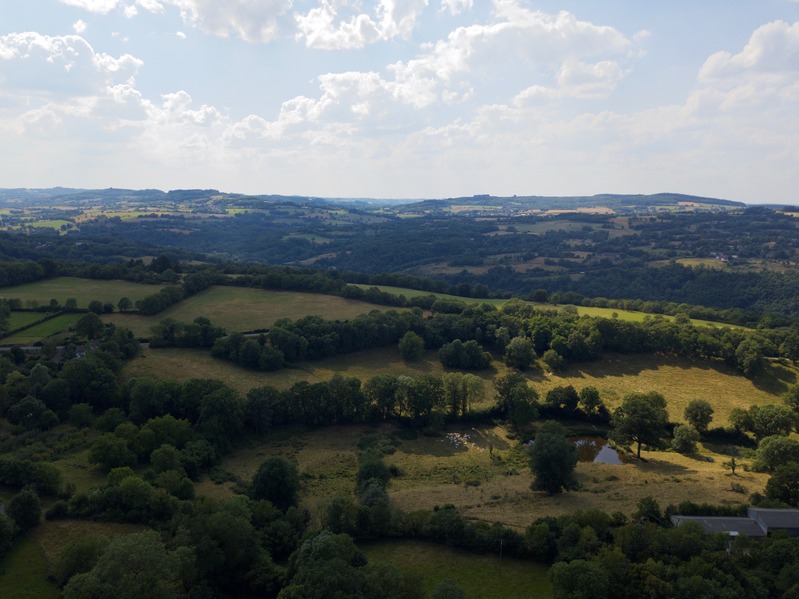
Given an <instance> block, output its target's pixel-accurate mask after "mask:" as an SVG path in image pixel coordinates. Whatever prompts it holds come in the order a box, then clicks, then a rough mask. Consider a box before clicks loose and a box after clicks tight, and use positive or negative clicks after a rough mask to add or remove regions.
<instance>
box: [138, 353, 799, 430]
mask: <svg viewBox="0 0 799 599" xmlns="http://www.w3.org/2000/svg"><path fill="white" fill-rule="evenodd" d="M446 371H447V369H445V368H444V367H443V366H442V365H441V363H440V362H439V360H438V356H437V353H436V352H434V351H428V352H426V354H425V357H424V359H422V360H419V361H417V362H406V361H404V360H403V359H402V357H401V356H400V354H399V351H398V350H397V349H396V348H393V347H389V348H382V349H376V350H370V351H364V352H358V353H354V354H349V355H346V356H336V357H333V358H327V359H324V360H317V361H312V362H302V363H299V364H296V365H294V366H293V367H291V368H284V369H282V370H278V371H276V372H257V371H254V370H247V369H245V368H242V367H241V366H237V365H235V364H233V363H231V362H227V361H224V360H219V359H216V358H213V357H211V355H210V353H209V352H208V351H204V350H196V349H148V350H146V351H145V352H144V355H143V356H140V357H138V358H135V359H134V360H132V361H131V362H129V363H128V364H126V365H125V369H124V377H125V378H131V377H139V376H149V377H153V378H168V379H174V380H177V381H184V380H186V379H189V378H192V377H200V378H218V379H219V380H221V381H224V382H225V383H227V384H228V385H230V386H231V387H233V388H234V389H237V390H238V391H239V392H241V393H246V392H247V391H249V390H250V389H252V388H253V387H258V386H262V385H272V386H274V387H277V388H279V389H287V388H289V387H290V386H291V385H293V384H294V383H296V382H298V381H308V382H311V383H315V382H321V381H327V380H329V379H330V377H332V376H333V374H335V373H339V374H341V375H343V376H348V377H353V376H354V377H357V378H359V379H361V381H364V382H365V381H366V380H368V379H369V378H371V377H373V376H376V375H378V374H395V375H400V374H402V375H408V376H420V375H423V374H430V375H434V376H441V374H443V373H444V372H446ZM505 372H506V367H505V365H504V364H502V363H501V362H498V361H494V363H493V368H492V369H489V370H484V371H478V372H476V373H475V374H477V375H478V376H480V377H482V378H483V379H484V380H485V381H486V399H485V404H484V405H488V404H489V403H491V402H493V401H494V397H495V394H494V389H493V385H492V380H493V378H494V377H495V376H496V375H498V374H504V373H505ZM527 377H528V379H529V380H530V384H531V385H532V386H533V388H535V389H536V391H538V394H539V395H540V397H541V400H543V399H544V397H545V396H546V393H547V391H549V390H550V389H551V388H553V387H557V386H565V385H573V386H574V387H575V388H576V389H577V390H578V391H579V390H580V389H581V388H583V387H587V386H594V387H596V388H597V389H598V390H599V393H600V395H601V397H602V399H603V401H605V403H606V404H607V405H608V407H609V408H611V409H612V408H614V407H616V406H618V405H619V404H620V403H621V399H622V397H624V395H626V394H627V393H632V392H637V391H658V392H660V393H662V394H663V396H664V397H665V398H666V401H667V402H668V408H669V416H670V418H671V419H672V420H674V421H677V422H680V421H682V420H683V411H684V409H685V406H686V405H687V404H688V403H689V402H690V401H691V400H693V399H706V400H707V401H709V402H710V404H711V405H712V406H713V408H714V409H715V415H714V423H715V424H716V425H726V423H727V417H728V416H729V413H730V411H731V410H732V409H733V408H749V407H750V406H753V405H763V404H767V403H776V402H779V401H781V400H780V396H781V395H782V394H783V393H784V392H785V391H786V390H787V388H788V386H789V385H791V384H794V383H795V382H796V380H797V374H796V370H795V369H793V368H788V367H786V366H780V365H778V364H774V365H772V367H771V373H770V374H766V375H764V376H763V377H761V378H758V379H755V380H750V379H748V378H746V377H745V376H743V375H741V374H740V373H739V372H737V371H736V370H735V369H733V368H731V367H729V366H727V365H725V364H722V363H720V362H715V361H711V360H689V359H687V358H680V357H675V356H664V355H658V354H642V355H627V356H622V355H617V354H607V355H606V356H605V357H603V359H602V360H600V361H597V362H589V363H584V364H576V365H573V366H570V367H568V368H567V369H566V370H564V371H563V372H561V373H558V374H550V373H548V372H545V371H543V370H541V369H535V370H530V371H528V373H527ZM476 407H480V406H479V405H478V406H476Z"/></svg>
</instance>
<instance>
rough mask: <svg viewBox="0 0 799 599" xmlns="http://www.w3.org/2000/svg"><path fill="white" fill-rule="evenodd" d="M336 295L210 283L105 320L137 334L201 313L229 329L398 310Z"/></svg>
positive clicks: (343, 317)
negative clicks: (143, 310)
mask: <svg viewBox="0 0 799 599" xmlns="http://www.w3.org/2000/svg"><path fill="white" fill-rule="evenodd" d="M397 309H401V308H391V307H388V306H377V305H375V304H370V303H367V302H361V301H358V300H350V299H344V298H342V297H338V296H333V295H321V294H318V293H302V292H299V291H264V290H261V289H248V288H241V287H211V288H210V289H206V290H205V291H202V292H201V293H198V294H197V295H193V296H191V297H189V298H187V299H185V300H183V301H182V302H180V303H178V304H176V305H174V306H172V307H170V308H168V309H166V310H164V311H163V312H160V313H159V314H157V315H156V316H140V315H138V314H108V315H104V316H103V320H105V321H106V322H113V323H114V324H117V325H119V326H124V327H127V328H129V329H130V330H131V331H133V333H134V334H135V335H136V336H138V337H147V336H148V335H149V334H150V328H151V327H152V326H153V325H154V324H157V323H158V321H160V320H163V319H164V318H174V319H175V320H178V321H181V322H191V321H193V320H194V319H195V318H197V317H198V316H205V317H206V318H209V319H210V320H211V322H213V323H214V324H215V325H217V326H221V327H224V328H225V329H226V330H227V331H228V332H232V331H252V330H258V329H265V328H268V327H270V326H272V324H274V322H275V321H276V320H280V319H281V318H289V319H291V320H297V319H299V318H302V317H304V316H321V317H322V318H327V319H339V320H348V319H352V318H354V317H356V316H358V315H359V314H368V313H369V312H371V311H372V310H383V311H385V310H397Z"/></svg>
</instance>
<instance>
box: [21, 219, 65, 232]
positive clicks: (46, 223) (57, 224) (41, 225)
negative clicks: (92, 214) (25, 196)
mask: <svg viewBox="0 0 799 599" xmlns="http://www.w3.org/2000/svg"><path fill="white" fill-rule="evenodd" d="M25 224H26V225H28V226H29V227H34V228H36V229H45V228H49V229H56V230H60V229H61V227H62V226H64V225H71V224H73V223H72V221H69V220H37V221H34V222H32V223H25Z"/></svg>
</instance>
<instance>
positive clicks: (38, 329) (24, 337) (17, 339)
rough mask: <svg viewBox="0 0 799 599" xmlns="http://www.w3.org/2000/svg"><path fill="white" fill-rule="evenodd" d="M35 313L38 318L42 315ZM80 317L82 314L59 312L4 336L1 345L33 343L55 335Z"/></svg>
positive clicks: (73, 323) (72, 324)
mask: <svg viewBox="0 0 799 599" xmlns="http://www.w3.org/2000/svg"><path fill="white" fill-rule="evenodd" d="M37 315H38V316H39V318H41V317H42V316H43V314H37ZM81 317H83V314H61V315H59V316H56V317H55V318H50V319H49V320H45V321H44V322H41V323H39V324H37V325H34V326H32V327H31V328H29V329H25V330H24V331H20V332H19V333H16V334H14V335H11V336H9V337H4V338H3V339H2V341H0V343H2V344H3V345H33V344H34V343H36V342H38V341H41V340H42V339H44V338H46V337H49V336H50V335H55V334H57V333H60V332H61V331H65V330H67V329H68V328H69V327H71V326H74V325H75V323H76V322H78V320H80V319H81Z"/></svg>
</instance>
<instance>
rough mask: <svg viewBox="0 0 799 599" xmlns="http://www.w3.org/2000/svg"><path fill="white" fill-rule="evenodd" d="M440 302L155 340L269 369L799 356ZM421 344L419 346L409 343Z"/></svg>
mask: <svg viewBox="0 0 799 599" xmlns="http://www.w3.org/2000/svg"><path fill="white" fill-rule="evenodd" d="M439 302H440V304H441V305H436V304H438V303H439ZM439 302H436V304H434V305H433V306H432V310H433V315H432V316H427V315H425V314H424V313H423V312H422V311H421V309H415V310H412V311H406V312H394V311H388V312H379V311H373V312H371V313H369V314H365V315H361V316H357V317H355V318H354V319H352V320H350V321H333V320H324V319H322V318H320V317H317V316H308V317H305V318H302V319H300V320H296V321H290V320H287V319H283V320H278V321H277V322H276V323H275V324H274V325H273V326H272V327H271V328H270V329H269V331H267V332H265V333H262V334H260V335H255V336H253V335H244V334H241V333H235V334H232V335H225V331H224V330H223V329H221V328H219V327H215V326H214V325H213V324H212V323H211V322H210V321H209V320H208V319H206V318H199V319H196V320H195V321H194V322H193V323H180V322H177V321H175V320H172V319H170V320H164V321H162V322H161V323H160V324H159V325H157V326H156V327H153V334H152V336H151V343H152V345H153V347H171V346H177V347H211V352H212V354H213V355H214V356H216V357H218V358H222V359H226V360H231V361H233V362H236V363H237V364H240V365H242V366H245V367H247V368H252V369H256V370H267V371H268V370H278V369H280V368H283V367H284V366H286V365H288V364H293V363H297V362H302V361H305V360H318V359H322V358H327V357H331V356H336V355H342V354H349V353H353V352H356V351H361V350H366V349H372V348H377V347H388V346H392V345H401V346H402V347H401V349H402V352H403V355H404V356H405V357H406V358H407V359H413V357H414V356H413V354H414V352H418V350H419V348H420V347H423V348H426V349H428V350H439V354H440V357H441V361H442V363H443V364H444V365H445V366H448V367H452V368H460V369H464V370H480V369H484V368H487V367H489V366H490V359H491V357H492V356H491V353H493V354H495V355H498V356H502V357H503V359H504V360H505V362H506V363H507V364H508V365H510V366H512V367H515V368H518V369H521V370H524V369H526V368H529V367H531V366H532V365H533V364H534V362H535V360H536V358H538V357H540V358H542V360H543V362H544V363H545V364H546V366H547V367H548V368H549V369H550V370H553V371H558V370H561V369H562V368H563V367H565V366H566V365H568V364H571V363H580V362H587V361H592V360H599V359H601V357H602V355H603V353H604V352H617V353H622V354H632V353H663V354H671V355H680V356H687V357H692V358H703V359H717V360H722V361H724V362H725V363H727V364H729V365H731V366H734V367H736V368H737V369H739V370H740V371H741V372H743V373H744V374H745V375H747V376H754V375H756V374H758V373H759V372H761V371H762V370H763V369H764V368H766V365H767V358H776V357H783V358H788V359H790V360H792V361H795V360H796V359H797V358H799V333H797V331H796V330H795V329H793V328H782V329H761V330H757V331H751V330H745V329H740V328H716V327H706V326H697V325H694V324H692V323H691V321H690V320H688V319H687V318H677V319H674V320H669V319H666V318H665V317H652V318H648V319H645V320H644V321H643V322H630V321H623V320H619V319H608V318H594V317H587V316H583V317H579V316H578V315H577V313H576V311H575V310H574V309H571V310H569V309H563V310H561V311H556V310H541V309H536V308H534V307H533V306H532V305H531V304H527V303H525V302H521V301H509V302H507V303H506V304H505V305H503V306H502V308H500V309H497V308H495V307H493V306H490V305H487V304H481V305H470V306H466V305H461V306H457V307H456V308H455V307H453V305H452V302H449V301H441V300H439ZM438 310H443V312H439V311H438ZM451 312H454V313H451ZM409 334H410V336H409ZM414 338H418V339H419V341H417V342H416V343H412V342H411V341H410V340H411V339H414ZM414 348H416V349H415V350H414Z"/></svg>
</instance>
